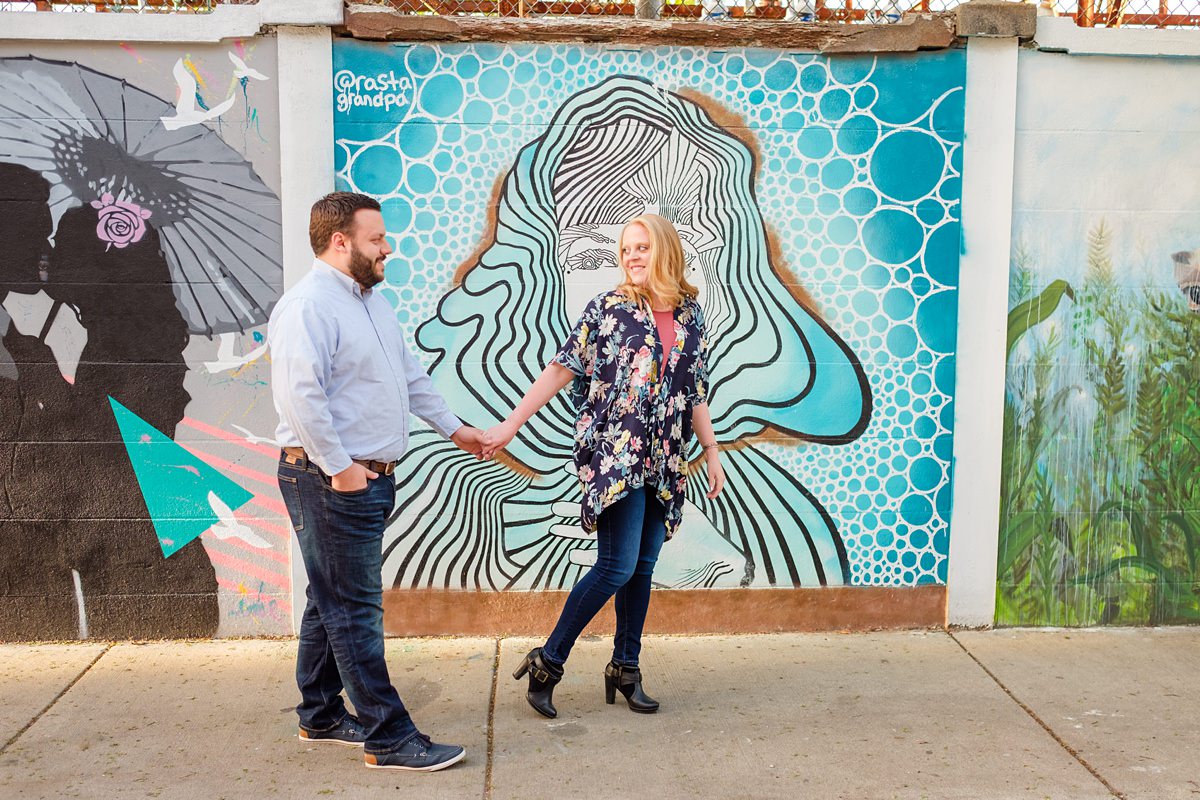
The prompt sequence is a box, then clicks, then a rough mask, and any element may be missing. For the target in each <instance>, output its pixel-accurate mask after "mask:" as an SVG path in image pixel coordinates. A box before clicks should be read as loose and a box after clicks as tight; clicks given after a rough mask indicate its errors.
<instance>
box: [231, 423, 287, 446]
mask: <svg viewBox="0 0 1200 800" xmlns="http://www.w3.org/2000/svg"><path fill="white" fill-rule="evenodd" d="M233 427H235V428H237V429H238V431H240V432H241V434H242V438H243V439H245V440H246V441H247V442H249V443H250V444H269V445H271V446H272V447H279V442H277V441H275V440H274V439H268V438H267V437H265V436H259V435H258V434H257V433H251V432H250V431H248V430H246V429H245V428H243V427H242V426H241V425H234V426H233Z"/></svg>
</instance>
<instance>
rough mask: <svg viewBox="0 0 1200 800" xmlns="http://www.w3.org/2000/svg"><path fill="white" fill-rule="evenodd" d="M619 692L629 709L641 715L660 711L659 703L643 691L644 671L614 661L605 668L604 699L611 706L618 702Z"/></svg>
mask: <svg viewBox="0 0 1200 800" xmlns="http://www.w3.org/2000/svg"><path fill="white" fill-rule="evenodd" d="M617 691H620V692H621V694H622V695H624V697H625V702H627V703H628V704H629V708H630V709H632V710H633V711H636V712H638V713H639V714H653V713H654V712H655V711H658V701H657V700H655V699H654V698H652V697H650V696H649V695H647V694H646V693H645V692H643V691H642V671H641V670H640V669H638V668H637V667H627V666H624V665H623V664H618V663H617V662H615V661H613V662H610V663H609V665H608V666H607V667H605V668H604V699H605V701H606V702H607V703H608V704H609V705H610V706H611V705H612V704H613V703H615V702H616V701H617Z"/></svg>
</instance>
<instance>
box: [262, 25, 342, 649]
mask: <svg viewBox="0 0 1200 800" xmlns="http://www.w3.org/2000/svg"><path fill="white" fill-rule="evenodd" d="M276 33H277V36H278V37H279V38H278V44H279V164H280V198H279V199H280V205H281V208H282V215H283V283H284V288H285V289H286V288H290V287H292V286H293V285H295V283H296V281H298V280H300V278H302V277H304V275H305V273H307V272H308V270H309V268H310V267H311V266H312V259H313V254H312V248H311V247H310V246H309V244H308V212H309V209H310V208H311V207H312V204H313V202H314V201H315V200H316V199H317V198H318V197H320V196H321V195H323V194H326V193H328V192H331V191H333V39H332V34H331V32H330V30H329V28H323V27H303V28H302V27H292V26H283V27H280V28H278V29H276ZM291 542H292V621H293V624H294V625H295V630H296V632H299V630H300V617H301V616H302V615H303V613H304V604H305V591H306V590H307V588H308V576H307V575H306V574H305V572H304V562H303V560H302V559H301V558H300V548H299V544H298V543H297V541H296V538H295V537H292V539H291Z"/></svg>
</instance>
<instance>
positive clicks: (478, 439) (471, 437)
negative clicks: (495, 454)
mask: <svg viewBox="0 0 1200 800" xmlns="http://www.w3.org/2000/svg"><path fill="white" fill-rule="evenodd" d="M450 441H452V442H454V444H455V446H457V447H458V448H459V449H460V450H465V451H466V452H468V453H470V454H471V455H473V456H475V460H477V461H479V460H482V459H483V458H485V456H484V455H483V454H482V451H483V431H481V430H479V428H474V427H472V426H470V425H463V426H462V427H461V428H459V429H458V430H456V431H455V432H454V435H453V436H451V437H450Z"/></svg>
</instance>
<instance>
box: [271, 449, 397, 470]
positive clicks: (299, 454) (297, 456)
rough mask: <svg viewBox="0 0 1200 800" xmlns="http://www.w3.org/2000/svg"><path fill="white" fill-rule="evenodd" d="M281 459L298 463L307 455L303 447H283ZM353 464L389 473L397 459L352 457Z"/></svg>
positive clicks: (290, 462)
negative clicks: (376, 459) (379, 459)
mask: <svg viewBox="0 0 1200 800" xmlns="http://www.w3.org/2000/svg"><path fill="white" fill-rule="evenodd" d="M283 453H284V457H283V460H284V461H286V462H287V463H289V464H298V463H300V462H301V461H308V455H307V454H306V453H305V452H304V448H303V447H285V448H283ZM350 460H351V461H353V462H354V463H355V464H359V465H361V466H364V467H366V468H367V469H369V470H371V472H378V473H379V474H380V475H391V474H392V473H393V472H395V471H396V465H397V464H399V463H400V462H399V461H398V460H397V461H372V460H371V459H367V458H352V459H350Z"/></svg>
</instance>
